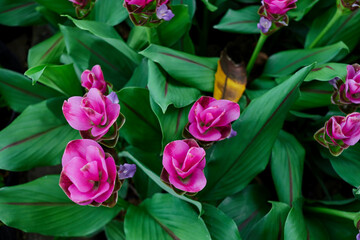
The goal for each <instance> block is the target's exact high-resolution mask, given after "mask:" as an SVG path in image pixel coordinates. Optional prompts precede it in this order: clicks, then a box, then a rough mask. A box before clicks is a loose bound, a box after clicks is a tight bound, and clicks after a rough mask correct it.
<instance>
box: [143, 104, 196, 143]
mask: <svg viewBox="0 0 360 240" xmlns="http://www.w3.org/2000/svg"><path fill="white" fill-rule="evenodd" d="M150 105H151V109H152V110H153V112H154V113H155V115H156V117H157V118H158V120H159V123H160V128H161V132H162V149H164V147H165V146H166V144H168V143H169V142H171V141H175V140H180V139H182V138H183V136H182V133H183V130H184V127H185V125H186V124H187V123H188V121H189V120H188V114H189V112H190V108H191V106H188V107H185V108H180V109H179V108H175V107H173V106H170V107H169V108H168V109H167V111H166V113H163V112H162V111H161V108H160V107H159V106H158V105H157V104H156V103H155V101H154V100H153V99H151V100H150Z"/></svg>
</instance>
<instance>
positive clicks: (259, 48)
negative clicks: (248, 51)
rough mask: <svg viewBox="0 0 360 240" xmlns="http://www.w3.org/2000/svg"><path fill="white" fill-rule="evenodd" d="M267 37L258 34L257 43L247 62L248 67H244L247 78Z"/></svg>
mask: <svg viewBox="0 0 360 240" xmlns="http://www.w3.org/2000/svg"><path fill="white" fill-rule="evenodd" d="M267 37H268V36H266V35H264V34H262V33H261V34H260V38H259V41H258V42H257V44H256V47H255V50H254V52H253V54H252V55H251V58H250V61H249V63H248V65H247V67H246V72H247V75H248V76H249V75H250V73H251V70H252V69H253V67H254V64H255V61H256V59H257V57H258V55H259V52H260V50H261V49H262V47H263V45H264V43H265V41H266V39H267Z"/></svg>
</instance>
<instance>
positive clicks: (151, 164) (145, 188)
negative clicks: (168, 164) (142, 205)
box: [125, 146, 162, 200]
mask: <svg viewBox="0 0 360 240" xmlns="http://www.w3.org/2000/svg"><path fill="white" fill-rule="evenodd" d="M125 150H126V151H127V152H129V153H130V154H131V155H132V156H134V158H136V159H137V160H138V161H139V162H141V163H142V164H144V166H145V167H147V168H148V169H149V171H152V172H153V173H154V174H157V175H160V173H161V170H162V164H161V159H160V156H159V154H158V153H148V152H144V151H142V150H140V149H138V148H135V147H133V146H129V147H127V148H126V149H125ZM132 180H133V182H134V185H135V189H136V192H137V193H138V194H139V197H140V198H141V199H143V200H145V199H146V198H150V197H151V196H152V195H154V194H155V193H159V192H161V191H162V189H161V187H160V186H159V185H158V184H157V183H155V182H154V181H153V180H152V179H151V178H150V177H149V176H148V175H147V173H146V172H144V171H143V170H142V169H141V168H138V169H137V170H136V174H135V175H134V177H133V178H132Z"/></svg>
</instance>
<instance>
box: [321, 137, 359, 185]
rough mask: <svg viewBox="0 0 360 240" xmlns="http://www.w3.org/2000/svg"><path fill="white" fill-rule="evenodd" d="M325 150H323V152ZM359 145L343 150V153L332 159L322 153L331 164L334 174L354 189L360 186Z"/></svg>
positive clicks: (329, 155) (330, 156)
mask: <svg viewBox="0 0 360 240" xmlns="http://www.w3.org/2000/svg"><path fill="white" fill-rule="evenodd" d="M326 151H327V150H326V149H325V151H324V152H326ZM359 153H360V144H356V145H354V146H350V147H349V148H348V149H345V150H344V152H343V153H342V154H341V155H340V156H338V157H334V156H332V155H331V154H328V153H324V154H325V155H326V156H327V157H328V158H329V159H330V162H331V165H332V166H333V168H334V170H335V172H336V173H337V174H339V176H340V177H341V178H342V179H343V180H344V181H346V182H347V183H349V184H351V185H353V186H354V187H359V186H360V174H359V173H360V161H359V157H358V156H359Z"/></svg>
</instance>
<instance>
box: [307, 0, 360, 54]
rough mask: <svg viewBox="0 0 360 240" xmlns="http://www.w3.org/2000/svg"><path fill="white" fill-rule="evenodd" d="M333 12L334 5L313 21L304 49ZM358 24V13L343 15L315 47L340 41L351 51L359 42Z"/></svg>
mask: <svg viewBox="0 0 360 240" xmlns="http://www.w3.org/2000/svg"><path fill="white" fill-rule="evenodd" d="M335 11H336V5H335V4H333V5H332V8H331V9H329V10H328V11H327V12H326V13H324V14H323V15H321V16H320V17H317V18H316V19H315V20H314V21H313V23H312V25H311V27H310V31H309V32H308V34H307V35H306V41H305V47H306V48H307V47H308V46H309V45H310V44H311V43H312V42H313V41H314V39H315V38H316V37H317V35H318V34H319V33H320V32H321V30H322V29H324V28H325V26H326V24H327V23H328V22H329V21H330V19H331V18H332V16H333V15H334V13H335ZM359 22H360V11H353V12H352V13H351V14H344V15H343V16H341V17H340V18H339V19H338V20H337V21H336V23H335V24H334V25H333V26H332V27H331V28H330V29H329V31H328V32H327V33H326V34H325V35H324V37H323V38H322V39H321V40H320V41H319V43H318V44H317V46H326V45H330V44H334V43H337V42H339V41H342V42H344V43H345V44H346V45H347V46H348V47H349V49H350V50H351V51H352V50H353V49H354V48H355V47H356V46H357V44H358V43H359V40H360V28H359V27H357V26H358V24H359Z"/></svg>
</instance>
